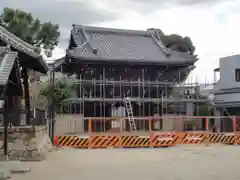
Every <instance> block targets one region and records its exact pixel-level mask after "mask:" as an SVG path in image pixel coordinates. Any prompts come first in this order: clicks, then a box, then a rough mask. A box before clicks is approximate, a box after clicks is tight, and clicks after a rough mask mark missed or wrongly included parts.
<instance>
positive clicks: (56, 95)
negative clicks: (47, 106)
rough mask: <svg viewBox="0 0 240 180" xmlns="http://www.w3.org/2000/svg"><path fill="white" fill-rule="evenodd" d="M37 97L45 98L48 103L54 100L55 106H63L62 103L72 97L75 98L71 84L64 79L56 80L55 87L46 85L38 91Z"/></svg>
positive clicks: (74, 89) (73, 85)
mask: <svg viewBox="0 0 240 180" xmlns="http://www.w3.org/2000/svg"><path fill="white" fill-rule="evenodd" d="M39 96H40V97H41V96H42V97H44V98H46V100H47V101H48V102H51V101H52V99H54V101H55V103H56V105H57V106H59V105H61V104H63V101H64V100H66V99H69V98H72V97H76V88H75V84H74V83H73V82H69V81H67V80H66V79H64V78H63V79H60V80H57V82H56V83H55V87H54V86H53V85H49V84H48V85H47V86H45V87H44V88H43V89H41V90H40V93H39Z"/></svg>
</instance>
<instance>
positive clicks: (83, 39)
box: [67, 25, 197, 64]
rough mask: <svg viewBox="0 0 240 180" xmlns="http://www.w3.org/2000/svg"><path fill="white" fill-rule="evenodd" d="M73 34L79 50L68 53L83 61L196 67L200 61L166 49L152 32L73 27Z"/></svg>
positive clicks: (71, 50) (194, 57) (186, 54)
mask: <svg viewBox="0 0 240 180" xmlns="http://www.w3.org/2000/svg"><path fill="white" fill-rule="evenodd" d="M71 33H72V39H73V41H74V42H75V43H76V45H77V47H76V48H72V49H70V50H68V51H67V53H68V55H69V56H71V57H74V58H78V59H82V60H104V61H107V60H110V61H112V60H116V61H127V62H135V63H137V62H151V63H169V64H171V63H173V64H183V63H188V64H189V63H190V64H193V63H194V62H195V61H196V60H197V58H196V56H193V55H189V54H188V53H182V52H176V51H173V50H170V49H167V48H165V47H164V45H163V44H162V42H161V41H159V40H157V39H156V38H155V37H154V36H153V34H152V32H151V31H136V30H121V29H109V28H102V27H92V26H81V25H73V29H72V32H71Z"/></svg>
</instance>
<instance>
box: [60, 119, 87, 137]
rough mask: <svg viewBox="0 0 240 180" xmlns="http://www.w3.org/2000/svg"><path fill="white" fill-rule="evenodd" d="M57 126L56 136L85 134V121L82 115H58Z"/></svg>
mask: <svg viewBox="0 0 240 180" xmlns="http://www.w3.org/2000/svg"><path fill="white" fill-rule="evenodd" d="M55 119H56V124H55V134H56V135H57V136H59V135H64V134H81V133H84V119H83V116H82V115H57V116H56V118H55Z"/></svg>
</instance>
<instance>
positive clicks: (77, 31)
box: [73, 25, 98, 54]
mask: <svg viewBox="0 0 240 180" xmlns="http://www.w3.org/2000/svg"><path fill="white" fill-rule="evenodd" d="M73 31H74V32H73V38H74V39H75V40H76V44H77V45H78V46H77V47H76V49H81V48H83V47H85V46H88V47H89V48H90V49H91V51H92V52H93V53H94V54H96V53H97V51H98V49H97V48H96V47H95V46H94V45H93V44H92V42H91V41H90V39H89V37H88V35H87V33H86V31H85V27H84V26H81V27H78V28H77V27H76V25H73ZM80 36H81V37H82V38H81V37H80ZM82 39H83V41H84V42H82Z"/></svg>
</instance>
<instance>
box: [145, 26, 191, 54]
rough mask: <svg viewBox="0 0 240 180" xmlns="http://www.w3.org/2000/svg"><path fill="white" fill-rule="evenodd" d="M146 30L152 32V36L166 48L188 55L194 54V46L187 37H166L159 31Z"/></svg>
mask: <svg viewBox="0 0 240 180" xmlns="http://www.w3.org/2000/svg"><path fill="white" fill-rule="evenodd" d="M148 30H149V31H153V35H154V36H155V37H156V38H157V39H159V40H161V41H162V42H163V44H164V45H165V47H167V48H170V49H172V50H175V51H179V52H187V53H189V54H194V52H195V46H194V45H193V43H192V40H191V39H190V38H189V37H188V36H186V37H182V36H180V35H178V34H170V35H166V34H164V32H163V31H162V30H161V29H154V28H149V29H148Z"/></svg>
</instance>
